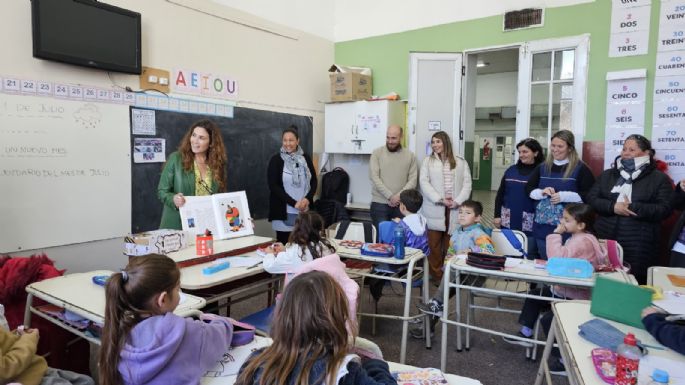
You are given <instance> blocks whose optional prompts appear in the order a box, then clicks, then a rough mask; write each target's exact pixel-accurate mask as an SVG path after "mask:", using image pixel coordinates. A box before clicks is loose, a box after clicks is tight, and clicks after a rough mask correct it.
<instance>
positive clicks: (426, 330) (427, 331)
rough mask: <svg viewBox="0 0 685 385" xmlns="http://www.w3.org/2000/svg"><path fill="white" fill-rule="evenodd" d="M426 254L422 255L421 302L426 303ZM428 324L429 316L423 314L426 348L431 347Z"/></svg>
mask: <svg viewBox="0 0 685 385" xmlns="http://www.w3.org/2000/svg"><path fill="white" fill-rule="evenodd" d="M428 277H429V273H428V256H427V255H424V256H423V296H422V297H423V303H428V300H429V298H430V297H429V296H430V293H429V292H428V291H429V290H430V283H429V282H428ZM430 325H431V317H430V316H429V315H424V316H423V331H424V333H425V335H426V349H430V348H431V347H432V341H431V330H430Z"/></svg>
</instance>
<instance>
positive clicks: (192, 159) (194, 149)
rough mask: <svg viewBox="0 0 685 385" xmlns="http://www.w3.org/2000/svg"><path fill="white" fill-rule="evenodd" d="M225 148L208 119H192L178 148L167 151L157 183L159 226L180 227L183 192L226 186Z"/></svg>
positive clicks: (206, 192)
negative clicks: (160, 213) (195, 120)
mask: <svg viewBox="0 0 685 385" xmlns="http://www.w3.org/2000/svg"><path fill="white" fill-rule="evenodd" d="M225 168H226V148H225V147H224V142H223V139H222V138H221V131H220V129H219V127H218V126H217V125H216V123H214V122H213V121H211V120H207V119H205V120H200V121H198V122H195V123H194V124H193V125H192V126H190V129H189V130H188V132H187V133H186V134H185V136H183V139H182V140H181V144H180V145H179V146H178V151H175V152H173V153H172V154H171V155H169V159H168V160H167V162H166V164H165V165H164V170H163V171H162V176H161V178H160V179H159V185H158V186H157V196H158V197H159V200H161V201H162V203H163V205H164V206H163V207H164V209H163V211H162V220H161V221H160V224H159V228H160V229H177V230H181V215H180V214H179V212H178V208H179V207H181V206H183V205H184V204H185V202H186V200H185V196H186V195H211V194H214V193H216V192H219V191H222V192H223V191H225V190H226V172H225Z"/></svg>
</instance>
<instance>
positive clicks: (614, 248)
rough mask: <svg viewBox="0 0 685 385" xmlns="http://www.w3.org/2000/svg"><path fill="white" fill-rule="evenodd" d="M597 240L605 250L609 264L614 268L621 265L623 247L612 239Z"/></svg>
mask: <svg viewBox="0 0 685 385" xmlns="http://www.w3.org/2000/svg"><path fill="white" fill-rule="evenodd" d="M598 241H599V244H600V245H601V246H603V247H604V248H605V249H606V250H607V257H608V258H609V261H608V262H609V264H610V265H611V266H613V267H614V268H618V267H623V247H622V246H621V245H620V244H619V243H618V242H616V241H614V240H613V239H599V240H598Z"/></svg>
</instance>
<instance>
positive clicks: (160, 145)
mask: <svg viewBox="0 0 685 385" xmlns="http://www.w3.org/2000/svg"><path fill="white" fill-rule="evenodd" d="M165 146H166V140H164V139H163V138H134V139H133V162H134V163H163V162H166V156H165V154H166V152H165Z"/></svg>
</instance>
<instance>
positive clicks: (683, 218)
mask: <svg viewBox="0 0 685 385" xmlns="http://www.w3.org/2000/svg"><path fill="white" fill-rule="evenodd" d="M671 204H672V205H673V209H675V210H685V179H683V180H681V181H680V182H678V183H677V184H676V186H675V192H674V193H673V200H672V201H671ZM668 247H670V248H671V262H670V266H671V267H685V211H683V212H682V213H681V214H680V217H678V221H677V222H676V223H675V225H674V226H673V231H672V232H671V236H670V238H669V240H668Z"/></svg>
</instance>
